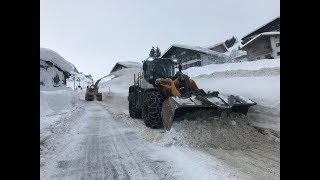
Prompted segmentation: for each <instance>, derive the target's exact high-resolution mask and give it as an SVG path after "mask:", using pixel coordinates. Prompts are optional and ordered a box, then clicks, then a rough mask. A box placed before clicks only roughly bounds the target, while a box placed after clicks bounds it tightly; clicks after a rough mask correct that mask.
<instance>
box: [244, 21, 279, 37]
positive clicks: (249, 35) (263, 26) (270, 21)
mask: <svg viewBox="0 0 320 180" xmlns="http://www.w3.org/2000/svg"><path fill="white" fill-rule="evenodd" d="M278 18H279V19H280V16H278V17H276V18H274V19H272V20H271V21H269V22H267V23H265V24H263V25H262V26H260V27H258V28H256V29H255V30H253V31H252V32H250V33H248V34H247V35H245V36H243V38H242V40H243V39H245V38H247V37H248V36H250V35H251V34H253V33H254V32H256V31H258V30H259V29H261V28H263V27H264V26H266V25H268V24H269V23H271V22H273V21H275V20H276V19H278Z"/></svg>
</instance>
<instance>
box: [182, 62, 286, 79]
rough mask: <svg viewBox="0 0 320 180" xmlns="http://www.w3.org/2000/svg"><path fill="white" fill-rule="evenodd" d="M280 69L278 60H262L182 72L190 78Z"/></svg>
mask: <svg viewBox="0 0 320 180" xmlns="http://www.w3.org/2000/svg"><path fill="white" fill-rule="evenodd" d="M274 67H280V59H262V60H258V61H247V62H238V63H226V64H210V65H206V66H201V67H191V68H188V69H186V70H183V71H182V72H183V73H185V74H187V75H188V76H190V77H191V78H193V77H195V76H199V75H203V74H206V75H209V74H211V73H214V72H223V71H231V70H260V69H263V68H274Z"/></svg>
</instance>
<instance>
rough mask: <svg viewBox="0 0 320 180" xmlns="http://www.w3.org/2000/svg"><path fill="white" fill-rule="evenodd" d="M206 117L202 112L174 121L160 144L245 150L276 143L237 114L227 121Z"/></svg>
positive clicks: (221, 118)
mask: <svg viewBox="0 0 320 180" xmlns="http://www.w3.org/2000/svg"><path fill="white" fill-rule="evenodd" d="M206 116H208V114H207V113H205V112H202V111H198V112H195V113H192V114H189V115H188V114H186V115H185V116H184V117H185V118H186V119H184V120H182V121H179V120H178V121H175V122H174V124H173V127H172V129H171V130H170V131H168V132H166V133H165V134H164V136H163V138H162V139H161V141H160V142H161V143H162V144H164V145H165V146H171V145H175V146H187V147H197V148H204V147H210V148H218V149H226V150H236V149H240V150H244V149H249V148H255V147H258V146H260V144H261V143H263V144H266V143H276V142H275V141H278V139H271V138H270V139H268V138H267V137H266V136H264V135H263V134H262V133H260V132H259V131H258V130H257V129H256V128H254V127H253V126H250V125H249V124H250V123H249V120H248V119H247V118H246V117H244V116H242V115H240V114H232V115H231V116H230V117H227V116H226V115H222V116H221V117H220V118H219V117H206ZM274 140H275V141H274Z"/></svg>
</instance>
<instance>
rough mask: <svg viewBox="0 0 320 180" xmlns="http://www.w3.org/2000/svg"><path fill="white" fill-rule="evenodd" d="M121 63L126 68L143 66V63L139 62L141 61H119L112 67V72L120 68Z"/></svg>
mask: <svg viewBox="0 0 320 180" xmlns="http://www.w3.org/2000/svg"><path fill="white" fill-rule="evenodd" d="M119 65H121V66H124V67H126V68H142V63H139V62H135V61H119V62H117V63H116V64H115V65H114V66H113V68H112V69H111V72H110V73H112V72H115V71H117V70H119Z"/></svg>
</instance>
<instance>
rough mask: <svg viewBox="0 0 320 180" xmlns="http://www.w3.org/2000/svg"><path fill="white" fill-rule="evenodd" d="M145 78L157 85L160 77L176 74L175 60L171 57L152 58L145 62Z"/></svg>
mask: <svg viewBox="0 0 320 180" xmlns="http://www.w3.org/2000/svg"><path fill="white" fill-rule="evenodd" d="M143 74H144V79H145V80H146V81H147V82H148V83H150V84H152V85H155V81H156V80H157V79H159V78H169V77H172V76H173V75H174V74H175V68H174V62H173V60H172V59H169V58H152V59H147V60H146V61H144V62H143Z"/></svg>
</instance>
